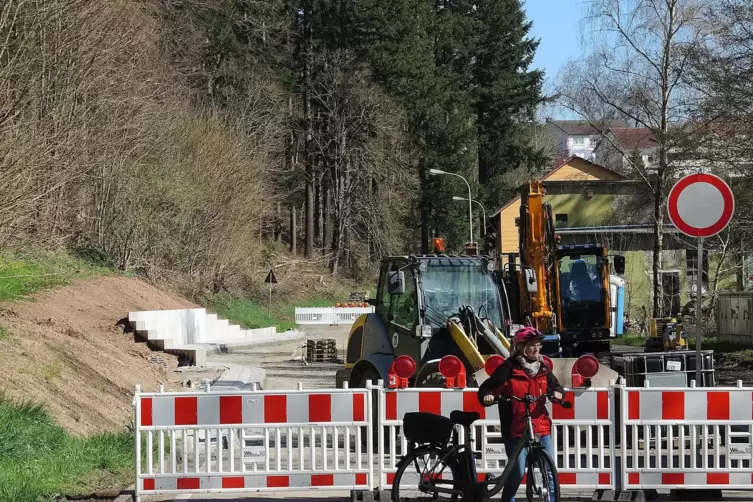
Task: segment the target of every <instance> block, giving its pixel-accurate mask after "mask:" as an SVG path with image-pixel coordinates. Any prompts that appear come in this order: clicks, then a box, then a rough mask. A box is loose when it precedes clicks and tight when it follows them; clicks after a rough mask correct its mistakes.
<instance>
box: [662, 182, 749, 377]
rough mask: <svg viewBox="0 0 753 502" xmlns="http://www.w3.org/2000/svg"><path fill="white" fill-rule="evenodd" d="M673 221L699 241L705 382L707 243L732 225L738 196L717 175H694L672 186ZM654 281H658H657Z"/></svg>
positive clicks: (698, 315) (698, 292)
mask: <svg viewBox="0 0 753 502" xmlns="http://www.w3.org/2000/svg"><path fill="white" fill-rule="evenodd" d="M667 210H668V212H669V219H670V220H672V223H673V224H674V225H675V227H676V228H677V229H678V230H679V231H680V232H682V233H684V234H685V235H687V236H688V237H694V238H696V239H698V261H697V262H696V263H697V264H696V272H697V275H696V290H695V292H696V313H695V316H696V330H695V350H696V363H695V381H696V385H698V386H701V387H702V386H703V382H702V381H701V367H702V364H703V360H702V359H701V333H702V326H701V325H702V323H703V316H702V311H701V308H702V305H703V301H702V299H703V296H702V294H701V292H702V291H703V287H702V285H703V240H704V239H705V238H707V237H712V236H714V235H716V234H718V233H719V232H721V231H722V230H724V228H725V227H726V226H727V225H728V224H729V222H730V220H731V219H732V214H733V213H734V212H735V197H734V196H733V194H732V190H731V189H730V188H729V185H727V184H726V183H725V182H724V180H722V179H721V178H719V177H718V176H714V175H713V174H691V175H689V176H685V177H684V178H682V179H681V180H679V181H678V182H677V183H675V186H673V187H672V190H670V191H669V197H668V198H667ZM654 280H657V279H656V278H654Z"/></svg>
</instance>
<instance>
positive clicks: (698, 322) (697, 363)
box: [695, 238, 705, 387]
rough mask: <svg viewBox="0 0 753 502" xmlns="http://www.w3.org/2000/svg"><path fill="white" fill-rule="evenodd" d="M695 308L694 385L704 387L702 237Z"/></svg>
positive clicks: (697, 267) (699, 243) (699, 249)
mask: <svg viewBox="0 0 753 502" xmlns="http://www.w3.org/2000/svg"><path fill="white" fill-rule="evenodd" d="M696 271H697V276H696V290H695V294H696V308H695V309H696V310H695V354H696V356H695V358H696V361H695V381H696V385H700V386H701V387H705V385H703V381H702V380H701V364H703V361H702V360H701V332H702V326H701V323H702V322H703V314H702V312H701V307H702V306H703V297H702V295H701V286H702V284H703V281H702V277H703V239H702V238H699V239H698V263H697V265H696Z"/></svg>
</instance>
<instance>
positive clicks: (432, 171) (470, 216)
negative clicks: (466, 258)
mask: <svg viewBox="0 0 753 502" xmlns="http://www.w3.org/2000/svg"><path fill="white" fill-rule="evenodd" d="M429 174H431V175H432V176H436V175H439V174H448V175H450V176H457V177H458V178H460V179H461V180H463V181H465V184H466V185H467V186H468V226H469V228H468V231H469V232H470V234H471V244H473V202H472V201H473V196H472V195H471V185H470V183H468V180H466V179H465V178H463V177H462V176H460V175H459V174H456V173H448V172H447V171H442V170H440V169H429Z"/></svg>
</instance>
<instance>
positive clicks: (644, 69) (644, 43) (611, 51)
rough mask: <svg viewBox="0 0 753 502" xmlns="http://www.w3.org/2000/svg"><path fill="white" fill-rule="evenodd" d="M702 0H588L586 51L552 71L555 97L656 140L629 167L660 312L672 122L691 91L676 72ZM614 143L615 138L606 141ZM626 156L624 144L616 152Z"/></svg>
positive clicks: (698, 36)
mask: <svg viewBox="0 0 753 502" xmlns="http://www.w3.org/2000/svg"><path fill="white" fill-rule="evenodd" d="M706 3H707V1H706V0H593V1H592V2H591V5H590V11H589V16H588V20H589V21H590V23H589V26H590V27H591V30H590V31H589V32H588V33H587V34H586V35H587V36H588V37H589V39H590V43H591V44H592V45H591V46H590V47H591V49H590V53H589V54H588V55H587V56H586V57H585V58H584V59H583V60H581V61H578V62H574V63H571V64H569V65H568V67H567V68H566V70H565V71H564V73H563V75H561V77H560V85H559V92H560V95H561V97H562V100H561V102H562V104H563V105H564V106H565V107H567V108H568V109H570V110H573V111H575V112H577V113H579V114H580V115H581V116H583V117H585V118H586V119H589V120H591V121H593V122H594V123H597V122H599V121H601V120H603V119H605V118H610V117H615V118H623V119H627V120H629V121H630V122H631V123H633V124H635V125H636V126H638V127H644V128H646V129H648V130H649V131H650V132H651V134H652V135H653V137H654V138H655V140H656V143H657V147H658V148H657V149H658V155H657V157H658V158H657V161H656V163H655V165H654V166H651V168H649V169H644V168H643V167H642V166H632V167H633V168H634V170H635V172H636V173H637V174H638V176H640V178H641V179H643V180H644V181H645V183H646V185H647V186H648V188H649V190H650V191H651V195H652V198H653V201H652V202H653V215H652V219H653V225H654V245H653V267H652V269H653V278H654V280H653V315H654V316H658V315H660V313H661V299H662V291H661V280H660V270H661V252H662V227H663V224H664V219H665V216H664V203H665V198H666V195H667V192H668V190H669V182H670V180H671V179H672V177H673V175H674V173H675V171H676V168H677V164H676V163H675V162H673V159H672V156H671V154H672V152H673V151H674V150H675V148H676V145H677V144H678V141H679V139H678V136H682V135H683V134H686V132H685V131H682V132H681V131H680V129H679V128H678V126H679V125H680V124H683V123H684V122H685V121H686V120H687V119H688V118H689V116H690V110H691V109H692V105H693V103H692V98H693V94H692V92H691V91H690V90H689V89H688V87H687V86H686V85H685V81H684V79H683V77H684V76H685V75H686V73H687V71H688V55H689V54H690V52H691V51H692V50H693V49H694V48H696V47H699V46H700V45H702V44H703V43H704V41H705V39H706V36H707V35H706V32H705V31H704V30H703V29H699V27H701V26H702V23H700V14H701V11H702V8H703V6H704V5H705V4H706ZM614 146H615V147H617V148H619V145H614ZM620 151H621V152H622V155H623V156H624V158H625V159H626V160H627V161H628V162H629V163H630V162H632V159H631V157H632V156H631V155H630V152H629V151H622V150H620Z"/></svg>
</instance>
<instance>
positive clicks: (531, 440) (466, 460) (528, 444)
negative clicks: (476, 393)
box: [419, 406, 541, 496]
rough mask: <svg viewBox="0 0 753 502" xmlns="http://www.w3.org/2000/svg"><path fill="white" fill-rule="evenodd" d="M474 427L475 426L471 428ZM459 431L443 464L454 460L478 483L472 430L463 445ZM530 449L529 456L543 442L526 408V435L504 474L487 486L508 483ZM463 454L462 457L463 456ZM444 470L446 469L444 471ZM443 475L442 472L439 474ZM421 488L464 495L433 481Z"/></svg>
mask: <svg viewBox="0 0 753 502" xmlns="http://www.w3.org/2000/svg"><path fill="white" fill-rule="evenodd" d="M471 427H473V426H471ZM457 436H458V434H457V431H455V432H454V433H453V446H452V448H450V449H449V450H447V451H443V457H442V463H444V464H445V465H448V464H447V463H446V459H448V458H450V459H453V460H454V461H455V462H457V463H458V464H461V462H462V464H461V467H463V468H464V471H465V473H464V474H466V475H468V477H469V480H470V482H477V481H478V474H477V472H476V458H475V453H474V451H473V448H471V447H470V444H471V439H470V430H466V431H465V441H464V442H463V443H462V444H457V443H458V439H457ZM526 448H527V449H529V450H530V451H529V455H530V454H531V453H532V452H533V451H535V450H537V449H539V448H541V441H540V440H538V439H537V437H536V434H535V433H534V431H533V422H532V420H531V413H530V411H529V409H528V407H527V406H526V432H525V435H524V436H522V437H521V440H520V441H518V444H517V445H516V446H515V450H514V451H513V452H512V455H509V456H508V459H507V464H506V465H505V470H504V471H502V474H501V475H500V476H499V477H498V478H494V479H492V480H487V481H484V484H485V485H486V486H495V487H497V486H500V485H504V484H505V483H507V480H508V478H509V477H510V475H511V474H512V470H513V468H514V466H515V464H516V463H517V461H518V457H520V454H521V452H522V451H523V450H524V449H526ZM461 453H462V455H461ZM443 470H444V469H443ZM438 474H441V471H440V472H439V473H438ZM434 477H435V474H434V473H433V469H432V471H431V472H430V473H429V475H428V478H429V480H431V479H433V478H434ZM419 488H421V489H422V490H424V489H425V490H426V491H428V492H434V493H445V494H448V495H460V496H462V495H464V492H463V490H454V489H451V488H442V487H439V486H436V484H434V483H433V482H431V481H424V480H422V481H420V482H419Z"/></svg>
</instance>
